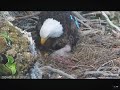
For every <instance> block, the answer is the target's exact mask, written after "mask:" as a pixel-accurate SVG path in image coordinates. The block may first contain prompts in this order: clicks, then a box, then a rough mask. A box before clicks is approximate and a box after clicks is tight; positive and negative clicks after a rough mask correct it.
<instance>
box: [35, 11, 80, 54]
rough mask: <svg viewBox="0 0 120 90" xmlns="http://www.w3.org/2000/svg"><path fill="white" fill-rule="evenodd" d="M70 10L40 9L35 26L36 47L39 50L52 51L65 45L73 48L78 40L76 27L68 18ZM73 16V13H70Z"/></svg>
mask: <svg viewBox="0 0 120 90" xmlns="http://www.w3.org/2000/svg"><path fill="white" fill-rule="evenodd" d="M71 15H72V13H71V12H70V11H42V12H41V13H40V15H39V21H38V24H37V26H36V30H37V36H38V38H37V39H36V40H35V43H36V47H37V48H39V50H40V51H45V52H54V51H56V50H59V49H61V48H63V47H65V46H66V45H69V46H70V47H71V48H73V47H74V46H75V45H76V43H77V41H78V40H79V35H78V28H77V26H76V24H75V21H74V20H72V19H71V18H70V16H71ZM72 16H73V15H72Z"/></svg>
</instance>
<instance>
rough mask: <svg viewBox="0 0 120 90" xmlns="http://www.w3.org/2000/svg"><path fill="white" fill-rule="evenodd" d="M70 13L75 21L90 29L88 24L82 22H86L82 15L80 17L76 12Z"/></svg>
mask: <svg viewBox="0 0 120 90" xmlns="http://www.w3.org/2000/svg"><path fill="white" fill-rule="evenodd" d="M72 13H73V14H74V15H75V16H76V17H77V20H78V21H79V22H80V23H82V24H83V25H84V26H86V27H88V28H89V29H92V28H91V27H90V26H89V25H88V24H86V23H84V22H83V21H82V20H86V19H85V18H84V17H83V16H82V15H80V14H79V13H78V12H76V11H72Z"/></svg>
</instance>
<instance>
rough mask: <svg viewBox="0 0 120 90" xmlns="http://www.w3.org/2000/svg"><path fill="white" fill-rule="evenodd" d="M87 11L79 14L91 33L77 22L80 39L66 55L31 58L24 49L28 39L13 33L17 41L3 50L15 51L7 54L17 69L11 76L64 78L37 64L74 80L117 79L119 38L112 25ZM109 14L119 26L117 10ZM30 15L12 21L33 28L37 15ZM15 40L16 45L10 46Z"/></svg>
mask: <svg viewBox="0 0 120 90" xmlns="http://www.w3.org/2000/svg"><path fill="white" fill-rule="evenodd" d="M89 13H90V12H89ZM89 13H88V12H87V13H81V15H82V16H83V17H84V18H86V19H87V21H86V24H88V25H89V26H90V27H91V28H92V32H89V31H90V30H88V29H89V28H87V29H86V27H85V25H83V24H81V28H80V29H79V33H80V34H79V35H80V40H79V41H78V43H77V45H76V46H75V47H74V50H73V52H71V53H69V55H68V57H64V56H63V57H59V56H57V57H54V58H53V57H51V56H46V57H43V56H41V54H38V55H37V57H34V56H32V55H31V53H30V51H29V48H28V47H29V46H28V45H29V41H28V40H27V39H25V38H24V37H23V36H22V35H17V36H16V37H15V38H16V39H17V40H14V44H13V48H11V49H8V50H7V51H5V52H6V53H7V54H8V53H9V54H11V52H10V50H15V51H14V52H15V53H12V54H11V55H14V58H15V61H16V62H17V67H18V68H19V69H17V71H18V73H17V75H16V76H15V77H14V76H13V77H11V78H19V77H20V76H25V77H24V78H25V79H26V78H32V77H33V76H34V75H33V74H35V73H36V72H37V76H34V78H36V79H40V78H43V79H66V78H67V77H64V76H62V75H60V74H58V73H56V72H52V71H49V70H48V71H47V70H46V71H40V69H39V68H40V67H44V66H50V67H52V68H55V69H59V70H61V71H63V72H65V73H67V74H69V75H71V76H73V77H74V78H76V79H120V75H119V73H120V68H119V67H120V39H119V38H118V37H116V36H115V35H114V34H113V33H112V32H111V30H112V29H113V28H111V27H110V26H109V25H108V24H107V22H106V21H105V19H104V18H103V17H102V16H101V15H99V14H97V13H96V12H95V13H94V14H89ZM30 14H31V13H30ZM110 14H111V18H110V19H111V20H112V21H113V23H115V24H116V23H117V24H116V25H118V26H119V20H118V17H119V16H120V14H119V12H111V13H110ZM97 15H98V16H97ZM33 18H34V19H31V18H26V19H18V20H15V21H13V22H12V23H13V25H16V26H18V27H19V28H21V29H22V30H27V29H29V28H34V27H35V25H36V24H37V18H38V17H37V16H34V17H33ZM35 18H36V20H35ZM92 20H93V21H92ZM83 21H84V20H83ZM100 22H101V23H100ZM84 23H85V22H84ZM14 32H15V31H14ZM18 33H20V32H18ZM86 33H87V34H86ZM11 37H13V36H11ZM13 38H14V37H13ZM22 40H23V41H22ZM15 43H16V47H15V46H14V45H15ZM18 43H20V44H18ZM17 46H19V47H18V49H19V50H18V49H16V48H17ZM22 46H25V47H22ZM23 48H24V49H23ZM12 52H13V51H12ZM36 63H39V66H35V65H38V64H36ZM38 72H39V73H38ZM41 72H42V76H41V74H40V73H41ZM21 78H23V77H21Z"/></svg>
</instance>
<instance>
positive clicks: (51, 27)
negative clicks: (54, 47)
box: [40, 18, 63, 38]
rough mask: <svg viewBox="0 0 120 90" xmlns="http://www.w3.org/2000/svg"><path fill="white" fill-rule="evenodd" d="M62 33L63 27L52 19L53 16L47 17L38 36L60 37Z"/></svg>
mask: <svg viewBox="0 0 120 90" xmlns="http://www.w3.org/2000/svg"><path fill="white" fill-rule="evenodd" d="M62 34H63V27H62V25H61V24H60V22H59V21H56V20H54V19H53V18H48V19H46V20H45V21H44V23H43V25H42V27H41V29H40V36H41V37H42V38H49V37H51V38H55V37H60V36H61V35H62Z"/></svg>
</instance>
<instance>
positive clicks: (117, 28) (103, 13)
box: [101, 11, 120, 31]
mask: <svg viewBox="0 0 120 90" xmlns="http://www.w3.org/2000/svg"><path fill="white" fill-rule="evenodd" d="M101 13H102V15H103V16H104V17H105V19H106V21H107V22H108V23H109V25H110V26H112V27H114V28H115V29H116V30H118V31H120V28H119V27H118V26H116V25H115V24H113V23H112V22H111V21H110V19H109V17H108V16H107V15H106V13H105V12H104V11H101Z"/></svg>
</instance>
